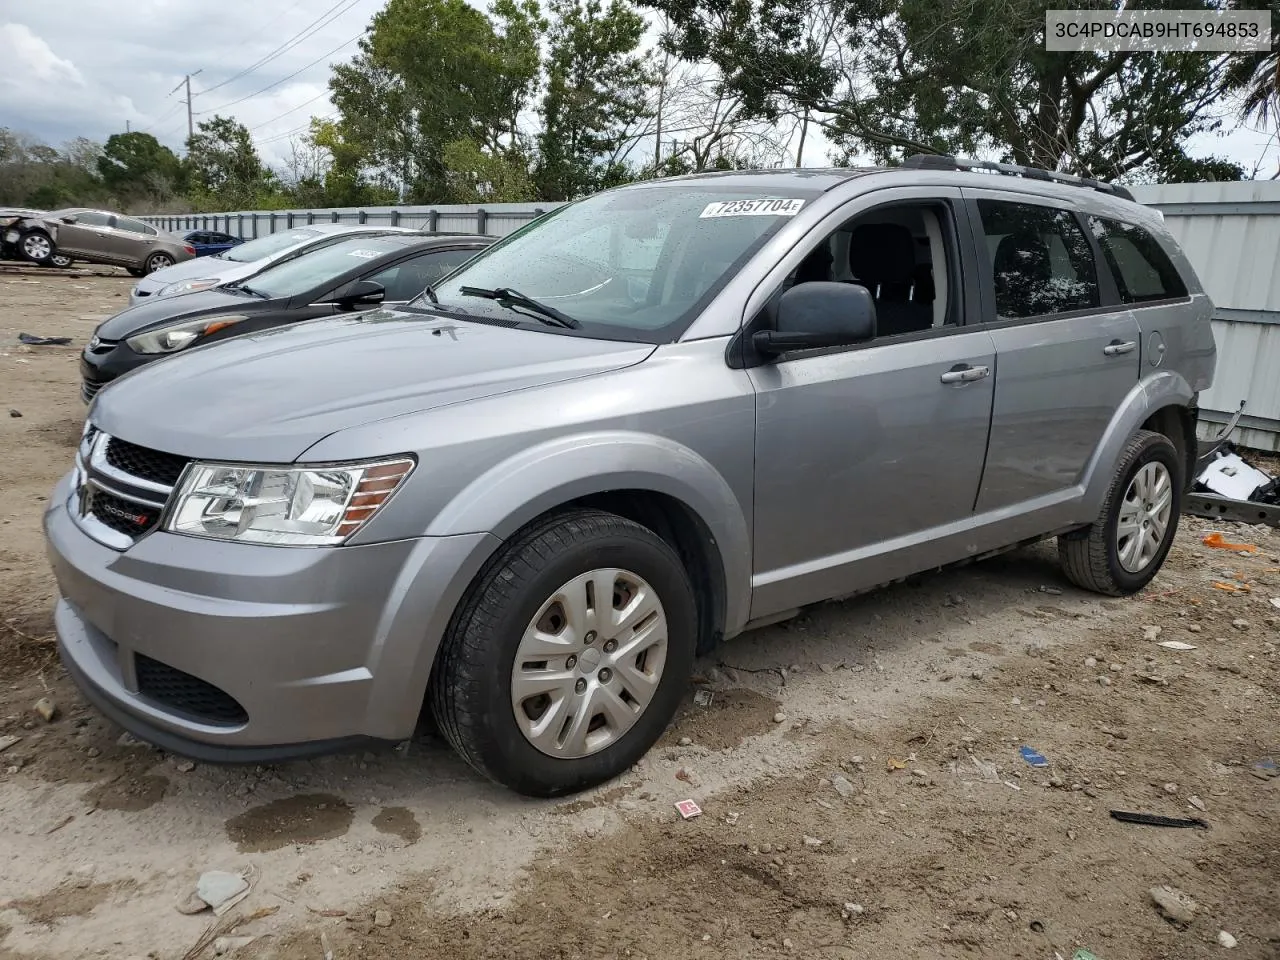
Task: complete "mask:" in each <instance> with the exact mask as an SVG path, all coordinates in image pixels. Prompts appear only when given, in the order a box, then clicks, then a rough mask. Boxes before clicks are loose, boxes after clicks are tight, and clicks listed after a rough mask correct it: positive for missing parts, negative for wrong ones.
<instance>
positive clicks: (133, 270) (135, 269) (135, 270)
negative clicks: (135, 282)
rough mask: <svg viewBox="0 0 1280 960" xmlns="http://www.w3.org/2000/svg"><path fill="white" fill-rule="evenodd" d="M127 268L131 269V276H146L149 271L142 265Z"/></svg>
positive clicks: (127, 268)
mask: <svg viewBox="0 0 1280 960" xmlns="http://www.w3.org/2000/svg"><path fill="white" fill-rule="evenodd" d="M125 269H126V270H128V271H129V276H131V277H145V276H146V275H147V271H145V270H143V269H142V268H141V267H125Z"/></svg>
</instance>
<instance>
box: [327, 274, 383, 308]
mask: <svg viewBox="0 0 1280 960" xmlns="http://www.w3.org/2000/svg"><path fill="white" fill-rule="evenodd" d="M386 298H387V290H386V287H384V286H383V285H382V284H380V283H378V282H377V281H376V280H357V281H355V282H354V283H352V284H350V285H349V286H348V287H347V288H346V289H345V290H343V291H342V293H340V294H338V296H336V297H334V298H333V302H334V303H336V304H337V305H338V306H340V307H372V306H374V305H375V304H379V303H381V302H382V301H383V300H385V299H386Z"/></svg>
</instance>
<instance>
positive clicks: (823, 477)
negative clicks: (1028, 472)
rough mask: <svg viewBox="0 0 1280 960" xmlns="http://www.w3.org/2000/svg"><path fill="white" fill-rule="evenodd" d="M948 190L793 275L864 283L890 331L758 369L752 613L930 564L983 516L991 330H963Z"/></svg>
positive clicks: (956, 218) (897, 211) (895, 212)
mask: <svg viewBox="0 0 1280 960" xmlns="http://www.w3.org/2000/svg"><path fill="white" fill-rule="evenodd" d="M895 193H896V191H895ZM940 193H944V191H941V190H936V191H934V198H935V199H934V201H933V202H928V203H926V202H915V203H904V204H892V205H887V206H886V205H882V206H879V207H872V208H871V209H864V210H863V211H861V212H859V213H856V214H855V215H854V216H853V217H852V218H851V219H850V220H849V221H847V222H846V223H844V224H841V225H840V226H839V228H838V229H837V230H836V231H835V232H834V233H833V234H831V235H830V237H829V238H827V239H824V240H823V241H822V243H820V244H815V245H814V247H813V250H812V251H810V252H809V253H808V254H807V255H806V257H805V260H804V261H802V262H801V263H800V264H799V266H798V267H797V269H796V270H795V271H793V273H792V275H791V279H790V280H789V281H788V282H805V281H807V280H821V279H828V280H837V281H839V280H843V281H845V282H853V281H855V280H856V281H860V282H861V283H862V285H864V286H866V287H867V288H868V289H869V290H871V291H872V293H873V294H874V296H875V298H876V303H877V314H878V326H879V328H880V329H882V330H884V331H885V333H884V335H881V336H878V337H877V338H876V339H875V340H873V341H872V342H871V343H869V344H865V345H861V346H858V347H855V348H852V349H846V350H840V351H835V352H822V353H808V354H805V353H797V354H792V355H787V356H783V357H781V358H779V359H778V360H777V361H776V362H772V363H768V364H765V365H762V366H757V367H754V368H752V369H751V370H750V371H749V373H750V376H751V380H752V383H753V385H754V387H755V390H756V475H755V477H756V487H755V524H754V527H755V531H754V572H753V599H752V609H751V615H752V617H753V618H761V617H766V616H770V615H771V614H774V613H778V612H780V611H784V610H789V609H791V608H794V607H798V606H801V605H803V604H807V603H812V602H815V601H818V600H822V599H826V598H829V597H835V596H840V595H842V594H846V593H850V592H853V591H855V590H858V589H863V588H866V587H870V586H874V585H876V584H878V583H882V582H885V581H888V580H892V579H895V578H896V577H899V576H905V575H907V574H909V573H913V572H916V571H918V570H920V569H922V568H924V567H927V566H929V565H931V563H933V560H932V559H931V558H932V556H933V553H932V548H931V541H933V540H934V538H935V537H937V536H941V535H945V534H946V533H949V532H955V530H956V528H958V527H959V528H962V527H963V525H964V524H965V523H966V522H968V520H969V519H970V518H971V517H972V514H973V504H974V499H975V497H976V495H977V492H978V486H979V482H980V480H981V476H982V464H983V457H984V455H985V453H986V446H987V429H988V423H989V420H990V416H991V404H992V396H993V393H994V385H995V363H996V358H995V350H994V347H993V344H992V341H991V336H990V334H989V333H987V332H986V331H984V330H981V329H977V330H975V329H971V328H970V329H966V327H965V326H964V321H965V319H966V314H967V313H968V312H969V309H970V307H969V306H968V305H967V304H968V303H974V302H976V300H970V298H969V297H968V295H967V290H966V284H964V282H963V272H962V268H961V259H960V257H959V256H958V252H957V246H958V243H957V237H958V236H959V235H960V233H959V232H958V231H957V223H958V222H962V221H963V213H962V212H961V210H960V205H959V193H958V191H946V193H947V196H946V197H938V196H937V195H938V194H940ZM964 229H966V230H967V229H968V228H967V227H965V228H964ZM823 244H826V246H825V247H824V246H823ZM952 559H958V558H952Z"/></svg>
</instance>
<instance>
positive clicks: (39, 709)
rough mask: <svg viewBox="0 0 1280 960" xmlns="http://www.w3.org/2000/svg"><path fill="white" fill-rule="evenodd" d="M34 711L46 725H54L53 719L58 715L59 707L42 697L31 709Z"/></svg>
mask: <svg viewBox="0 0 1280 960" xmlns="http://www.w3.org/2000/svg"><path fill="white" fill-rule="evenodd" d="M31 709H32V710H34V711H35V712H36V713H37V714H38V715H39V717H40V719H41V720H43V721H44V722H45V723H53V718H54V717H56V716H57V715H58V705H57V704H56V703H54V702H53V701H52V700H50V699H49V698H48V697H41V698H40V699H39V700H37V701H36V702H35V705H34V706H33V707H32V708H31Z"/></svg>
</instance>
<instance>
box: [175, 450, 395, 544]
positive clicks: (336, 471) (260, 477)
mask: <svg viewBox="0 0 1280 960" xmlns="http://www.w3.org/2000/svg"><path fill="white" fill-rule="evenodd" d="M414 462H415V461H414V460H413V459H411V458H408V457H404V458H399V459H395V460H379V461H377V462H373V463H357V464H339V465H335V466H323V467H319V466H317V467H268V466H248V467H247V466H236V465H231V464H216V463H198V462H197V463H193V464H192V465H191V466H190V467H188V468H187V471H186V473H185V474H183V480H182V483H181V485H180V487H179V489H178V492H177V494H176V497H175V500H174V504H175V505H174V507H173V509H172V510H171V511H170V512H169V516H168V519H167V520H166V522H165V529H166V530H168V531H170V532H171V533H181V534H186V535H187V536H193V537H209V538H211V539H214V540H239V541H242V542H245V543H264V544H273V545H276V546H283V547H322V546H332V545H334V544H339V543H342V542H343V541H344V540H346V539H347V538H348V537H350V536H351V535H352V534H354V533H355V532H356V531H357V530H359V529H360V528H361V527H362V526H364V525H365V524H366V523H367V522H368V521H369V519H370V518H371V517H373V515H374V514H375V513H377V512H378V510H379V509H381V507H382V506H383V504H385V503H386V502H387V501H388V500H389V499H391V496H392V494H394V493H395V492H396V490H397V489H399V487H400V485H401V484H402V483H403V482H404V480H405V478H406V477H408V476H409V474H410V472H411V471H412V470H413V467H414Z"/></svg>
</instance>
